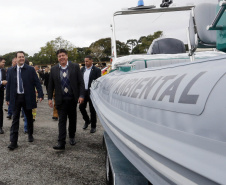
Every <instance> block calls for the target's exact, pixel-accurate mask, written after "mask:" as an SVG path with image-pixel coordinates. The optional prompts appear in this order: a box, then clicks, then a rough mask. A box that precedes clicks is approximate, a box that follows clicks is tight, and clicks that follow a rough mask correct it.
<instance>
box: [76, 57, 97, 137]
mask: <svg viewBox="0 0 226 185" xmlns="http://www.w3.org/2000/svg"><path fill="white" fill-rule="evenodd" d="M84 60H85V67H83V68H82V69H81V72H82V74H83V78H84V83H85V99H84V103H83V104H80V106H79V109H80V111H81V113H82V116H83V119H84V120H85V124H84V126H83V129H86V128H87V127H88V125H89V124H90V122H91V130H90V133H95V132H96V122H97V118H96V111H95V109H94V107H93V104H92V101H91V99H90V87H91V83H92V81H93V80H96V79H97V78H99V77H100V76H101V70H100V69H99V68H97V67H96V66H94V65H93V59H92V56H86V57H85V59H84ZM87 102H89V109H90V115H91V116H90V117H91V119H90V118H89V116H88V114H87V112H86V105H87Z"/></svg>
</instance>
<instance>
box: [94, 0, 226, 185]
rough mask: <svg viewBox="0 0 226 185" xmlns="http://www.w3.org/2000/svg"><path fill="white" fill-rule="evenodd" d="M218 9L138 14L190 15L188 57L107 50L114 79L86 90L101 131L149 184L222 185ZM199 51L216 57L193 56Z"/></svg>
mask: <svg viewBox="0 0 226 185" xmlns="http://www.w3.org/2000/svg"><path fill="white" fill-rule="evenodd" d="M225 7H226V2H225V1H220V2H219V3H217V2H216V3H215V4H200V5H198V6H196V7H194V8H193V7H191V6H189V7H169V8H153V9H144V11H145V13H155V12H162V11H164V12H168V11H182V10H191V21H190V23H189V30H190V32H189V34H188V38H189V49H190V50H189V53H184V52H183V53H176V54H167V53H164V49H165V47H166V48H167V47H168V46H164V47H162V48H163V50H161V49H159V50H160V51H159V54H149V55H133V56H125V57H119V58H117V55H116V48H115V47H113V51H114V53H115V60H114V61H113V65H114V68H115V71H114V72H112V73H109V74H107V75H105V76H103V77H101V78H99V79H97V80H96V81H95V82H93V84H92V87H91V99H92V101H93V104H94V107H95V109H96V111H97V114H98V116H99V119H100V121H101V124H102V125H103V127H104V129H105V131H106V132H107V133H108V135H109V137H110V138H111V140H112V141H113V142H114V144H115V145H116V146H117V148H118V149H119V150H120V151H121V152H122V153H123V155H124V156H125V157H126V158H127V159H128V160H129V161H130V162H131V163H132V164H133V165H134V166H135V167H136V168H137V169H138V170H139V171H140V172H141V173H142V174H143V175H144V176H145V177H146V178H147V179H148V180H149V181H150V182H151V183H152V184H189V185H190V184H205V185H207V184H226V175H225V174H226V134H225V133H226V85H225V84H226V75H225V74H226V55H225V53H224V52H225V51H226V47H225V43H226V42H225V41H226V40H225V39H226V31H225V29H224V28H225V27H226V13H225ZM217 8H218V9H220V10H219V13H218V14H217V12H218V10H217ZM141 12H142V10H140V9H139V10H125V11H121V12H117V13H116V14H114V16H115V15H119V14H120V15H122V14H136V13H141ZM211 23H212V24H211ZM194 24H195V27H196V29H194ZM207 26H209V27H208V28H209V30H215V31H209V30H206V27H207ZM160 42H161V40H160V41H159V40H156V41H155V42H153V44H152V46H151V48H150V51H153V50H154V48H155V44H158V47H159V48H161V47H160V46H161V43H160ZM113 43H114V42H113ZM165 44H166V45H167V43H165ZM113 46H115V45H114V44H113ZM200 46H202V47H213V46H216V48H217V50H215V51H207V52H206V51H204V52H199V53H198V52H196V49H197V48H198V47H200ZM170 47H172V46H170ZM219 50H221V51H222V52H221V51H219ZM166 51H168V50H167V49H166ZM150 53H151V52H150ZM125 71H126V72H125Z"/></svg>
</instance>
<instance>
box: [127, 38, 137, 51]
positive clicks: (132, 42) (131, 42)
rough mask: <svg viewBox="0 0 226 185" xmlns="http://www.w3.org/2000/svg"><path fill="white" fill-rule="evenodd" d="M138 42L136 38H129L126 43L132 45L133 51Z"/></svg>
mask: <svg viewBox="0 0 226 185" xmlns="http://www.w3.org/2000/svg"><path fill="white" fill-rule="evenodd" d="M137 44H138V41H137V40H136V39H129V40H127V42H126V45H127V46H129V47H130V50H131V52H132V51H133V48H134V47H135V46H136V45H137Z"/></svg>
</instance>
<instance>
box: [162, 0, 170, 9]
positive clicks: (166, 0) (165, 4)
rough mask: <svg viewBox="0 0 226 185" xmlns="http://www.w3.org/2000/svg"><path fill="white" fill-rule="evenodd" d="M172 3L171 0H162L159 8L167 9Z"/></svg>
mask: <svg viewBox="0 0 226 185" xmlns="http://www.w3.org/2000/svg"><path fill="white" fill-rule="evenodd" d="M172 3H173V0H162V4H160V7H169V5H170V4H172Z"/></svg>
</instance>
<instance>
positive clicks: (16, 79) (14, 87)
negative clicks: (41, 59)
mask: <svg viewBox="0 0 226 185" xmlns="http://www.w3.org/2000/svg"><path fill="white" fill-rule="evenodd" d="M16 59H17V65H16V66H15V67H13V69H11V70H10V71H9V73H8V75H9V76H8V77H7V79H8V83H7V87H6V102H7V104H8V105H9V103H10V104H11V107H12V110H13V121H12V126H11V129H10V142H11V143H10V145H9V146H8V148H9V149H10V150H14V149H15V148H17V147H18V145H17V141H18V130H19V119H20V111H21V108H23V110H24V113H25V115H26V118H27V123H28V142H33V140H34V138H33V116H32V109H34V108H36V107H37V102H36V93H35V88H36V89H37V91H38V98H39V100H40V102H41V101H42V99H43V96H44V95H43V91H42V87H41V84H40V81H39V79H38V76H37V74H36V72H35V69H34V68H33V67H31V66H29V65H27V64H25V54H24V52H23V51H18V52H17V53H16Z"/></svg>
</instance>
